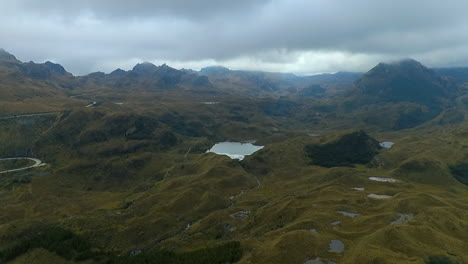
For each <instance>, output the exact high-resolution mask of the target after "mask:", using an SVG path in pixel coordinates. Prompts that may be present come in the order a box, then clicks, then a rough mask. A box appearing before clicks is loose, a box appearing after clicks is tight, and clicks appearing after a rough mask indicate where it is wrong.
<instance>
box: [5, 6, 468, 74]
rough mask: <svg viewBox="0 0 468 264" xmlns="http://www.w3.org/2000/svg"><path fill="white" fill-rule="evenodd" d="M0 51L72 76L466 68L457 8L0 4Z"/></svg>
mask: <svg viewBox="0 0 468 264" xmlns="http://www.w3.org/2000/svg"><path fill="white" fill-rule="evenodd" d="M0 6H1V7H2V9H3V10H4V11H3V13H2V16H1V17H0V35H1V36H2V41H1V43H0V46H3V47H4V48H5V49H7V50H10V51H11V52H12V53H14V54H15V55H17V56H18V57H19V58H20V59H23V60H37V61H44V60H48V59H49V60H54V61H56V62H59V63H61V64H63V65H64V66H65V67H66V68H67V69H69V70H70V71H72V72H73V73H76V74H84V73H88V72H91V71H96V70H103V71H111V70H112V69H113V68H117V67H121V68H130V67H131V66H132V64H134V63H136V62H139V61H152V62H155V63H164V62H167V63H168V64H172V65H175V66H177V67H193V68H200V67H202V66H205V65H212V64H224V65H226V66H228V67H231V68H239V69H252V70H270V71H293V72H296V73H315V72H327V71H338V70H354V71H364V70H366V69H368V68H370V67H372V66H373V64H375V63H377V62H379V61H380V60H391V59H396V58H401V57H413V58H416V59H419V60H421V61H422V62H423V63H426V64H429V66H452V65H465V66H468V35H467V34H465V32H468V16H466V14H465V12H466V10H468V2H466V1H464V0H447V1H444V2H440V1H438V0H426V1H422V0H414V1H407V0H405V1H403V0H392V1H375V0H353V1H340V0H315V1H309V0H253V1H251V0H240V1H224V0H201V1H183V0H172V1H161V0H159V1H149V0H140V1H123V0H114V1H111V0H101V1H98V0H94V1H92V0H82V1H59V0H43V1H33V0H16V1H7V0H0Z"/></svg>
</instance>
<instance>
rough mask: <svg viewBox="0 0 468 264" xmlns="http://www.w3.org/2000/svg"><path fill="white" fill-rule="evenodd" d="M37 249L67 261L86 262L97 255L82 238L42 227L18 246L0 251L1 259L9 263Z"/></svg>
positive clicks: (33, 231)
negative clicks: (45, 250) (85, 260)
mask: <svg viewBox="0 0 468 264" xmlns="http://www.w3.org/2000/svg"><path fill="white" fill-rule="evenodd" d="M35 248H44V249H47V250H48V251H51V252H54V253H56V254H57V255H59V256H61V257H63V258H65V259H67V260H84V259H88V258H90V257H92V256H94V255H95V253H94V252H92V251H91V245H90V244H89V243H88V242H87V241H86V240H85V239H83V238H82V237H80V236H77V235H76V234H74V233H73V232H71V231H68V230H66V229H63V228H61V227H55V226H52V227H50V226H49V227H41V228H38V229H35V230H31V233H30V234H27V235H26V236H25V238H24V239H23V240H21V241H20V242H18V243H17V244H16V245H14V246H12V247H10V248H6V249H4V250H2V251H0V259H1V260H2V261H3V262H8V261H10V260H13V259H15V258H16V257H18V256H21V255H23V254H25V253H26V252H28V251H29V250H32V249H35Z"/></svg>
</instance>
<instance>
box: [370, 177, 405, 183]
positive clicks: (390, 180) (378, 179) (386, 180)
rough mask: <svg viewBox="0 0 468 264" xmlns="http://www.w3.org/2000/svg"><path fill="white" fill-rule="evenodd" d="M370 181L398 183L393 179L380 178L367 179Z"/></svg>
mask: <svg viewBox="0 0 468 264" xmlns="http://www.w3.org/2000/svg"><path fill="white" fill-rule="evenodd" d="M369 180H371V181H378V182H399V180H397V179H393V178H382V177H369Z"/></svg>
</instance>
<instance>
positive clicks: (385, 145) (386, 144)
mask: <svg viewBox="0 0 468 264" xmlns="http://www.w3.org/2000/svg"><path fill="white" fill-rule="evenodd" d="M393 145H395V143H393V142H389V141H386V142H381V143H380V146H381V147H382V148H384V149H391V148H392V147H393Z"/></svg>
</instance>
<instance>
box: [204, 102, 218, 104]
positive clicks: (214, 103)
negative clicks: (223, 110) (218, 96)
mask: <svg viewBox="0 0 468 264" xmlns="http://www.w3.org/2000/svg"><path fill="white" fill-rule="evenodd" d="M202 104H204V105H215V104H219V102H202Z"/></svg>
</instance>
